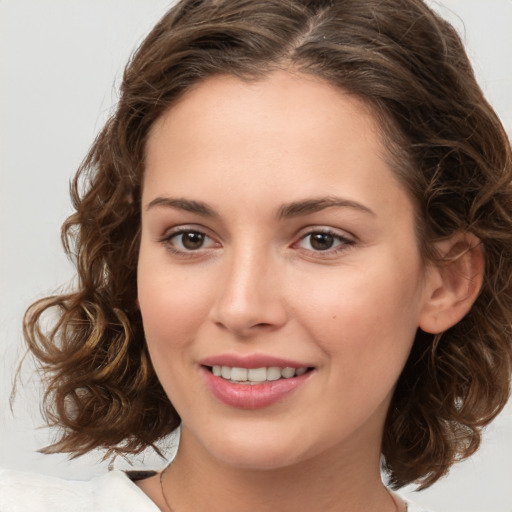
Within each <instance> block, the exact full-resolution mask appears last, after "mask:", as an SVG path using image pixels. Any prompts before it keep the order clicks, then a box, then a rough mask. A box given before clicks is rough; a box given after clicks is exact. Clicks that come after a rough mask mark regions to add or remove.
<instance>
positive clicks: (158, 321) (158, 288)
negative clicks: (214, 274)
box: [138, 260, 210, 352]
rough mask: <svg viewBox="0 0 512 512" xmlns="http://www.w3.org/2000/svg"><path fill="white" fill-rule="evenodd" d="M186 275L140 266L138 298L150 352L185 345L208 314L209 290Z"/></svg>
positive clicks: (141, 264)
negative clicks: (199, 285)
mask: <svg viewBox="0 0 512 512" xmlns="http://www.w3.org/2000/svg"><path fill="white" fill-rule="evenodd" d="M183 274H184V273H180V272H176V271H171V270H170V269H166V270H165V269H162V268H161V267H158V266H156V265H151V264H149V263H148V264H147V265H146V264H145V263H144V260H141V262H140V263H139V268H138V299H139V306H140V310H141V314H142V319H143V324H144V332H145V335H146V340H147V343H148V346H149V348H150V351H153V352H154V351H157V350H158V351H160V350H163V349H166V350H172V349H174V348H178V347H180V346H183V345H186V344H187V343H189V342H190V341H192V339H193V338H194V334H195V333H196V331H197V330H198V329H199V327H200V325H201V322H202V321H203V320H204V318H205V316H206V315H207V314H208V310H209V302H210V301H209V294H208V293H207V289H206V288H205V287H198V286H195V284H197V283H195V282H193V281H191V280H190V279H187V278H186V276H185V275H183Z"/></svg>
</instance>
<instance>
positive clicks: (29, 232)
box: [0, 0, 512, 512]
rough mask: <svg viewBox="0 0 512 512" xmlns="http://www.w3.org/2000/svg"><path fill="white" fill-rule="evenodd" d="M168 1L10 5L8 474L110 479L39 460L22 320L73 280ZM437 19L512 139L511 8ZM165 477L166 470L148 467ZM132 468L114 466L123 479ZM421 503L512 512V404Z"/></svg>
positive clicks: (5, 21)
mask: <svg viewBox="0 0 512 512" xmlns="http://www.w3.org/2000/svg"><path fill="white" fill-rule="evenodd" d="M169 3H170V2H169V1H166V0H88V1H86V0H0V170H1V174H0V180H1V181H0V233H1V242H0V243H1V246H0V247H1V250H0V286H1V288H0V466H4V467H9V468H15V469H16V468H17V469H23V470H31V471H38V472H43V473H47V474H54V475H59V476H63V477H67V478H78V479H82V478H89V477H90V476H92V475H94V474H98V473H99V472H102V471H104V470H105V467H106V466H105V464H103V465H99V464H98V460H99V457H100V456H99V455H97V454H94V455H89V456H87V457H84V458H81V459H78V460H75V461H71V462H68V461H67V459H66V457H64V456H60V455H56V456H43V455H40V454H38V453H37V452H36V450H37V449H38V448H40V447H42V446H44V444H46V443H47V442H48V440H49V439H50V434H49V432H48V431H47V430H46V429H39V428H37V427H38V426H39V425H41V417H40V415H39V403H40V389H39V386H38V379H37V376H34V375H33V374H32V372H31V368H30V364H27V365H26V367H25V369H24V372H23V382H22V386H21V389H20V391H19V393H18V400H17V401H16V404H15V407H14V415H13V414H11V412H10V411H9V408H8V398H9V392H10V389H11V385H12V379H13V375H14V371H15V368H16V365H17V363H18V362H19V360H20V358H21V357H22V355H23V348H22V342H21V328H20V323H21V317H22V315H23V311H24V309H25V308H26V306H27V305H28V304H29V303H30V302H31V301H33V300H34V299H36V298H38V297H41V296H43V295H44V294H47V293H48V292H51V291H52V290H55V289H56V288H57V287H58V286H60V285H62V284H64V283H66V282H67V281H68V280H69V278H70V277H71V275H72V269H71V267H70V265H69V263H68V262H67V260H66V258H65V256H64V255H63V252H62V250H61V247H60V240H59V228H60V224H61V223H62V221H63V220H64V218H65V217H66V216H67V215H68V214H69V213H70V212H71V209H70V205H69V198H68V182H69V179H70V178H71V176H72V175H73V173H74V171H75V169H76V168H77V166H78V165H79V163H80V161H81V159H82V158H83V156H85V153H86V151H87V148H88V147H89V145H90V143H91V142H92V140H93V138H94V136H95V134H96V133H97V132H98V130H99V129H100V128H101V126H102V124H103V122H104V121H105V119H106V118H107V116H108V114H109V112H110V110H111V108H112V105H113V104H114V103H115V101H116V98H117V92H116V89H117V86H118V85H119V81H120V77H121V73H122V68H123V66H124V64H125V63H126V61H127V59H128V57H129V55H130V53H131V52H132V50H133V49H134V48H135V46H136V44H137V43H138V42H140V41H141V39H142V37H143V35H144V34H146V33H147V32H148V31H149V29H150V28H151V27H152V25H153V24H154V22H156V21H157V19H158V18H159V17H160V16H161V15H162V14H163V13H164V11H165V10H166V8H167V6H168V5H169ZM436 8H437V9H438V10H439V11H440V12H441V13H442V14H443V15H444V16H445V17H447V18H449V19H450V20H451V21H452V22H453V23H454V24H455V25H456V27H457V28H458V30H459V31H460V33H461V34H462V36H463V38H464V40H465V42H466V44H467V46H468V49H469V54H470V57H471V58H472V61H473V63H474V65H475V69H476V72H477V75H478V77H479V79H480V82H481V84H482V86H483V88H484V90H485V91H486V93H487V95H488V97H489V99H490V101H491V103H492V104H493V105H494V106H495V108H496V109H497V110H498V112H499V114H500V115H501V117H502V120H503V122H504V124H505V126H506V128H507V130H508V131H509V133H512V0H445V1H443V2H439V3H437V5H436ZM143 459H144V462H145V464H147V465H148V466H149V467H151V468H158V467H161V466H162V465H163V461H162V460H161V459H158V457H155V456H154V455H151V454H148V455H146V456H145V457H139V458H138V459H137V461H136V464H137V465H138V466H140V465H141V464H142V462H143ZM126 466H127V464H126V462H124V461H122V460H121V461H117V462H116V467H121V468H124V467H126ZM413 499H414V500H416V501H417V502H419V503H422V504H425V505H426V506H429V507H431V508H432V509H434V510H436V511H437V512H512V405H511V404H509V406H508V407H507V409H506V410H505V411H504V413H502V414H501V415H500V417H499V418H498V419H497V421H496V422H495V423H494V424H493V425H492V426H491V427H490V428H489V429H488V432H487V434H486V437H485V440H484V443H483V446H482V448H481V450H480V451H479V452H478V453H477V454H476V455H475V456H474V457H472V458H471V459H470V460H469V461H466V462H464V463H462V464H460V465H458V466H457V467H456V468H454V469H453V470H452V472H451V474H450V476H449V477H448V478H446V479H444V480H443V481H441V482H439V483H438V484H436V485H435V486H434V487H433V488H432V489H430V490H427V491H425V492H422V493H420V494H414V495H413Z"/></svg>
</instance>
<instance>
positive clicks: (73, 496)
mask: <svg viewBox="0 0 512 512" xmlns="http://www.w3.org/2000/svg"><path fill="white" fill-rule="evenodd" d="M69 510H73V511H74V512H92V511H94V512H102V511H105V512H106V511H108V512H117V511H119V512H121V511H122V512H159V509H158V507H157V506H156V505H155V504H154V503H153V502H152V501H151V500H150V499H149V498H148V497H147V496H146V495H145V494H144V493H143V492H142V491H141V490H140V489H139V488H138V487H137V486H136V485H135V484H134V483H133V482H132V481H131V480H130V479H129V478H128V477H127V476H126V474H125V473H123V472H122V471H111V472H109V473H106V474H104V475H102V476H99V477H97V478H93V479H91V480H88V481H77V480H64V479H61V478H56V477H51V476H46V475H39V474H35V473H25V472H20V471H11V470H5V469H0V511H1V512H50V511H51V512H64V511H66V512H67V511H69Z"/></svg>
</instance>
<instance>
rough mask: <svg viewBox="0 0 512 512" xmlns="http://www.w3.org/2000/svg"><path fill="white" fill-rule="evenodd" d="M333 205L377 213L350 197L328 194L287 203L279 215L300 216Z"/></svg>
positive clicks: (372, 213)
mask: <svg viewBox="0 0 512 512" xmlns="http://www.w3.org/2000/svg"><path fill="white" fill-rule="evenodd" d="M332 207H337V208H352V209H355V210H359V211H361V212H363V213H368V214H370V215H373V216H374V215H375V212H373V211H372V210H370V208H368V207H367V206H364V205H363V204H361V203H358V202H357V201H351V200H350V199H343V198H341V197H336V196H328V197H319V198H316V199H315V198H313V199H306V200H304V201H294V202H292V203H288V204H285V205H283V206H281V208H279V212H278V216H279V218H281V219H283V218H289V217H300V216H301V215H308V214H311V213H316V212H319V211H321V210H325V209H326V208H332Z"/></svg>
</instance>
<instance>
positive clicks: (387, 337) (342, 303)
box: [300, 265, 421, 373]
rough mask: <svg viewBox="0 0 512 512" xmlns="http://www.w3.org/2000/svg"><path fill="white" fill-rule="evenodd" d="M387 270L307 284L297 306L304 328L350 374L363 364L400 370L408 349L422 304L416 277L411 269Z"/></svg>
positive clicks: (351, 272) (349, 273)
mask: <svg viewBox="0 0 512 512" xmlns="http://www.w3.org/2000/svg"><path fill="white" fill-rule="evenodd" d="M386 268H387V272H378V271H372V270H371V269H370V268H369V267H367V268H366V269H365V270H364V271H357V269H347V271H346V272H344V271H340V273H339V276H338V277H337V279H336V280H332V279H331V281H330V282H329V283H319V282H317V283H316V285H315V283H314V282H311V283H310V286H309V293H308V296H307V297H306V298H304V301H303V302H302V303H301V306H300V307H301V309H302V315H301V317H302V319H303V324H304V326H305V327H306V329H307V330H309V331H310V332H311V333H312V334H313V335H314V337H315V339H316V340H317V343H318V345H319V346H320V348H321V349H322V350H323V351H324V353H325V354H326V355H327V356H328V357H331V358H332V357H339V358H340V364H342V365H346V366H347V368H346V370H347V371H348V372H351V371H352V370H353V368H361V365H364V366H366V367H367V368H373V370H375V371H377V370H378V372H379V373H380V372H381V370H380V369H381V368H382V369H385V368H386V365H387V364H388V365H391V366H393V367H394V368H395V369H398V370H400V369H401V366H402V365H403V364H404V363H405V360H406V359H407V356H408V354H409V351H410V349H411V346H412V342H413V340H414V336H415V333H416V330H417V326H418V318H419V307H420V304H421V302H420V297H421V293H420V290H419V288H418V286H416V283H417V282H418V273H417V272H416V267H413V268H411V265H409V266H401V265H396V266H393V265H388V266H387V267H386ZM342 274H344V275H342ZM306 289H307V288H306ZM349 356H350V357H349Z"/></svg>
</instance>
